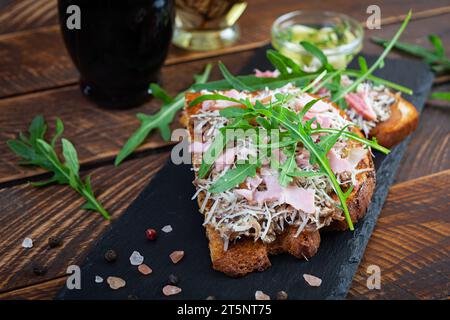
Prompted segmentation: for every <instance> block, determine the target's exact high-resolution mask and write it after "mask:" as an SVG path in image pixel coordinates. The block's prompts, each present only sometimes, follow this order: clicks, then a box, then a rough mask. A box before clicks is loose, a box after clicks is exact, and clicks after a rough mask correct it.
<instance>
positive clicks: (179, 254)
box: [169, 251, 184, 263]
mask: <svg viewBox="0 0 450 320" xmlns="http://www.w3.org/2000/svg"><path fill="white" fill-rule="evenodd" d="M169 257H170V260H172V262H173V263H178V262H180V260H181V259H183V257H184V251H174V252H172V253H171V254H170V255H169Z"/></svg>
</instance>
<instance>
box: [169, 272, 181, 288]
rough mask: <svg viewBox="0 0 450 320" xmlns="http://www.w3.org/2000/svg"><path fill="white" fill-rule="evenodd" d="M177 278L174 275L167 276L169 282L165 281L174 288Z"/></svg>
mask: <svg viewBox="0 0 450 320" xmlns="http://www.w3.org/2000/svg"><path fill="white" fill-rule="evenodd" d="M178 281H179V280H178V277H177V276H176V275H174V274H171V275H170V276H169V280H168V281H167V283H168V284H171V285H173V286H176V285H177V284H178Z"/></svg>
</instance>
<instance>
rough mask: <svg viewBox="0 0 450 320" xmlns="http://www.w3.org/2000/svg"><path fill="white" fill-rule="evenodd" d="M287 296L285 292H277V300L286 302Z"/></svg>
mask: <svg viewBox="0 0 450 320" xmlns="http://www.w3.org/2000/svg"><path fill="white" fill-rule="evenodd" d="M287 298H288V294H287V293H286V291H278V292H277V300H287Z"/></svg>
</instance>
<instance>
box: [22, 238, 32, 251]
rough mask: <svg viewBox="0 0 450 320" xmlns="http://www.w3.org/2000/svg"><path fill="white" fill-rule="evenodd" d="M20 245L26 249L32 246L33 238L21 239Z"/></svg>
mask: <svg viewBox="0 0 450 320" xmlns="http://www.w3.org/2000/svg"><path fill="white" fill-rule="evenodd" d="M22 247H24V248H27V249H29V248H32V247H33V239H31V238H25V239H23V241H22Z"/></svg>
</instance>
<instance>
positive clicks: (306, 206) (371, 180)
mask: <svg viewBox="0 0 450 320" xmlns="http://www.w3.org/2000/svg"><path fill="white" fill-rule="evenodd" d="M209 99H211V100H209ZM225 99H227V100H225ZM184 119H185V124H186V126H187V127H188V129H189V132H190V137H191V152H192V157H193V163H194V171H195V181H194V184H195V186H196V188H197V193H196V197H197V199H198V204H199V207H200V211H201V213H203V214H204V216H205V222H204V225H205V227H206V233H207V237H208V239H209V248H210V252H211V259H212V263H213V268H214V269H216V270H219V271H221V272H224V273H226V274H228V275H230V276H242V275H245V274H247V273H249V272H252V271H262V270H264V269H266V268H267V267H269V266H270V261H269V259H268V255H271V254H278V253H282V252H288V253H289V254H291V255H293V256H295V257H297V258H309V257H311V256H313V255H314V254H315V253H316V252H317V250H318V247H319V244H320V234H319V230H320V229H322V228H327V229H340V230H343V229H347V228H348V227H349V226H352V224H353V223H355V222H356V221H357V220H358V219H359V218H361V217H362V216H363V215H364V213H365V211H366V209H367V207H368V205H369V202H370V199H371V196H372V193H373V190H374V186H375V172H374V166H373V162H372V156H371V150H370V146H374V147H377V148H378V149H381V150H383V148H382V147H380V146H378V145H377V144H376V143H374V142H371V141H367V140H365V139H363V138H362V137H363V135H362V133H361V132H360V130H359V129H357V128H356V127H355V126H354V125H353V124H352V123H351V122H350V121H349V120H348V117H347V116H346V115H345V113H344V112H342V111H341V110H339V108H337V106H336V105H334V104H333V103H331V102H329V101H327V100H325V99H322V100H321V99H318V97H317V96H313V95H311V94H308V93H303V92H302V91H301V90H299V89H298V88H296V87H294V86H292V85H290V84H288V85H286V86H284V87H282V88H280V89H276V90H261V91H258V92H246V91H241V92H238V91H236V90H229V91H223V92H206V91H203V92H201V93H190V94H187V96H186V114H185V117H184ZM227 129H228V130H231V131H232V133H233V131H236V130H237V129H242V130H243V131H244V132H245V130H249V129H254V132H258V136H257V137H255V136H251V135H248V136H247V135H242V136H234V137H232V138H227V137H228V136H227V134H226V132H227ZM321 130H327V131H328V132H322V131H321ZM262 132H264V133H269V132H270V134H261V133H262ZM217 146H218V147H217ZM214 149H216V154H213V151H212V150H214ZM266 151H268V152H266ZM207 158H209V160H210V161H209V163H208V161H205V159H207ZM252 160H253V161H252ZM331 176H333V177H334V178H331V179H330V177H331ZM343 206H345V209H344V208H343Z"/></svg>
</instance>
